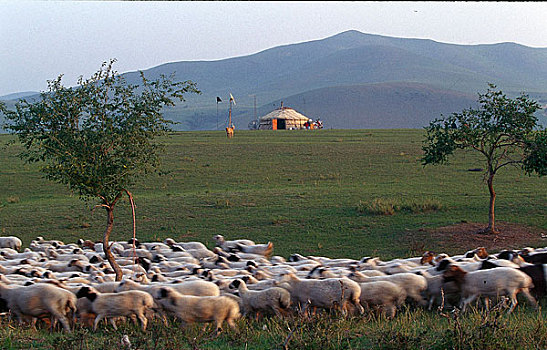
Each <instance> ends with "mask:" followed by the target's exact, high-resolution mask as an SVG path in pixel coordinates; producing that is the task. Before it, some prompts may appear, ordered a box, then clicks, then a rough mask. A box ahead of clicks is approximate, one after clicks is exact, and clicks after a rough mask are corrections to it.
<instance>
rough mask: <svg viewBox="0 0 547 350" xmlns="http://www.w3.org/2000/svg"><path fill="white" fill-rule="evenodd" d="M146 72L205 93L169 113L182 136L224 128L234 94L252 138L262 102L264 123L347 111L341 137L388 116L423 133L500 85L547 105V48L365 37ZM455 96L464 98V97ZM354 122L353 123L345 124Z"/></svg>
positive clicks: (133, 77) (348, 34) (240, 123)
mask: <svg viewBox="0 0 547 350" xmlns="http://www.w3.org/2000/svg"><path fill="white" fill-rule="evenodd" d="M143 72H144V74H145V76H146V77H147V78H148V79H155V78H158V77H159V76H160V75H161V74H164V75H170V74H171V73H173V74H174V77H175V80H177V81H186V80H191V81H193V82H195V83H196V84H197V87H198V89H200V90H201V91H202V94H201V95H188V96H185V99H186V101H185V102H183V103H180V104H177V106H175V107H174V108H169V109H166V111H165V116H166V118H169V119H172V120H174V121H177V122H180V124H178V126H176V128H177V129H179V130H207V129H216V127H217V119H223V118H220V117H217V112H216V111H217V109H216V108H217V104H216V97H217V96H220V97H221V98H222V99H223V100H225V102H226V101H227V100H228V94H229V93H231V94H233V96H234V97H235V99H236V101H237V106H234V111H233V112H234V122H236V123H237V124H236V126H237V127H239V128H245V127H246V126H247V124H248V122H250V121H251V120H252V119H254V101H255V99H256V101H257V111H259V113H258V112H257V114H258V116H261V115H264V114H266V113H268V112H269V111H271V109H272V108H274V107H275V106H276V104H277V106H278V105H279V103H280V101H281V100H284V101H285V102H286V103H295V107H300V106H299V104H302V103H301V102H298V98H296V97H295V96H298V97H299V98H301V99H305V96H308V97H307V98H308V100H307V101H308V102H307V105H308V107H309V106H312V105H313V106H317V108H318V109H319V110H323V111H326V110H330V109H334V110H339V111H342V110H343V111H345V112H344V113H342V114H343V115H346V116H352V118H346V119H340V120H334V119H333V120H332V122H331V126H333V127H334V126H335V127H339V128H353V127H356V126H359V125H376V126H375V127H381V126H382V121H386V119H385V115H389V116H390V118H392V120H398V122H397V125H398V126H397V127H405V125H404V124H405V120H406V126H413V127H416V126H420V125H421V126H423V123H425V122H426V120H425V119H427V118H430V117H432V114H431V113H430V112H431V111H442V112H443V113H451V112H457V111H459V110H458V108H460V107H461V106H468V105H469V104H470V103H472V101H473V100H475V99H476V96H477V93H478V92H484V91H485V90H486V89H487V87H488V83H494V84H495V85H497V86H498V88H500V89H501V90H502V91H504V92H505V93H507V94H508V95H509V96H512V97H514V96H516V95H518V94H520V93H521V92H531V93H533V97H534V98H537V99H539V101H540V103H542V104H544V105H545V104H546V103H547V48H531V47H528V46H525V45H521V44H516V43H511V42H506V43H496V44H477V45H462V44H449V43H442V42H437V41H434V40H431V39H417V38H396V37H389V36H383V35H378V34H366V33H361V32H359V31H356V30H348V31H345V32H341V33H338V34H336V35H333V36H329V37H326V38H322V39H317V40H311V41H305V42H299V43H294V44H287V45H281V46H276V47H272V48H268V49H265V50H262V51H259V52H256V53H253V54H250V55H245V56H238V57H231V58H226V59H221V60H211V61H205V60H201V61H179V62H168V63H164V64H161V65H158V66H155V67H152V68H149V69H146V70H143ZM123 76H124V77H125V79H126V80H127V82H128V83H138V81H139V72H127V73H123ZM386 83H389V84H394V85H391V88H390V89H386V87H385V86H383V85H381V84H386ZM374 84H376V85H374ZM378 84H380V85H378ZM405 84H406V85H405ZM408 84H415V85H408ZM350 86H353V88H349V87H350ZM355 86H361V87H360V88H356V87H355ZM320 89H325V90H321V91H319V90H320ZM397 89H400V91H399V92H400V93H399V94H396V93H395V91H396V90H397ZM412 89H417V90H416V91H421V92H420V93H418V92H416V93H417V95H416V99H415V100H414V101H413V103H415V104H417V105H416V106H412V105H411V104H409V101H407V100H401V96H403V95H404V96H408V95H405V94H407V93H408V92H409V91H410V90H412ZM327 91H328V93H327ZM344 91H345V92H346V93H348V91H353V94H354V95H359V97H358V98H354V99H345V98H344V96H343V92H344ZM426 91H427V94H428V96H433V95H436V98H432V97H431V98H429V99H424V98H418V97H419V96H422V97H423V96H424V95H421V93H423V94H426ZM452 91H455V92H459V93H461V94H462V95H461V96H458V97H456V95H454V93H453V92H452ZM367 94H368V95H367ZM371 96H378V98H379V99H380V100H381V101H384V100H385V99H388V98H391V99H392V101H391V102H392V104H393V105H399V106H405V107H404V109H406V110H407V111H403V110H401V111H400V112H399V114H398V115H397V113H396V112H397V111H396V110H391V109H389V108H388V107H389V106H388V105H386V104H382V105H383V106H384V107H385V109H386V112H385V113H384V112H382V111H381V110H379V109H378V108H376V107H374V108H372V109H371V107H370V106H371V103H373V100H372V98H371ZM443 97H445V98H449V97H450V98H449V101H450V102H448V101H445V102H443ZM358 101H368V102H367V104H364V103H359V102H358ZM456 101H458V102H456ZM410 103H412V101H410ZM344 104H345V105H344ZM348 104H349V105H348ZM443 104H444V105H443ZM219 107H220V109H222V117H223V116H224V114H226V115H227V104H224V103H223V104H220V106H219ZM363 108H368V109H369V110H374V111H376V114H377V116H378V117H377V121H374V122H372V119H373V118H374V116H371V114H370V112H367V111H365V110H363ZM454 109H455V110H454ZM460 109H461V108H460ZM408 111H411V113H409V112H408ZM388 112H389V113H388ZM219 113H220V110H219ZM386 113H387V114H386ZM424 113H425V114H424ZM382 116H384V117H382ZM340 118H342V117H340ZM359 118H361V119H359ZM371 118H372V119H371ZM424 118H425V119H424ZM344 120H345V121H348V123H347V124H344V123H343V121H344ZM349 120H351V122H349ZM359 120H361V121H359ZM390 120H391V119H390ZM401 123H402V124H401ZM389 125H391V124H390V123H386V125H385V127H391V126H389ZM326 126H327V127H328V124H326Z"/></svg>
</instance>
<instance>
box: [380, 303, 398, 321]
mask: <svg viewBox="0 0 547 350" xmlns="http://www.w3.org/2000/svg"><path fill="white" fill-rule="evenodd" d="M383 309H384V314H385V315H386V317H387V318H390V319H391V318H394V317H395V310H396V309H397V308H396V307H395V305H393V304H389V305H384V307H383Z"/></svg>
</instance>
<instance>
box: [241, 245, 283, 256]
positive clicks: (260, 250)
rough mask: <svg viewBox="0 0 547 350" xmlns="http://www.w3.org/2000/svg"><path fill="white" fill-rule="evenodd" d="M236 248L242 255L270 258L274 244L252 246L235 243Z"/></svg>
mask: <svg viewBox="0 0 547 350" xmlns="http://www.w3.org/2000/svg"><path fill="white" fill-rule="evenodd" d="M236 247H237V250H240V251H242V252H243V253H247V254H256V255H263V256H270V255H272V252H273V248H274V244H273V243H272V242H268V243H265V244H253V245H247V244H241V243H236Z"/></svg>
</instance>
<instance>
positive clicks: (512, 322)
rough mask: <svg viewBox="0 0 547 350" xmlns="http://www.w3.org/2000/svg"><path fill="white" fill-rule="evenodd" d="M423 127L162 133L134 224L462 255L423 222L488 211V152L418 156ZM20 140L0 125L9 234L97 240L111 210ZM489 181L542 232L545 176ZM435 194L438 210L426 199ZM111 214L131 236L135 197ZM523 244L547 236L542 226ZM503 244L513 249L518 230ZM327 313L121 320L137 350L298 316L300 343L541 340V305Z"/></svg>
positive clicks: (152, 236) (341, 253) (299, 248)
mask: <svg viewBox="0 0 547 350" xmlns="http://www.w3.org/2000/svg"><path fill="white" fill-rule="evenodd" d="M422 137H423V131H422V130H318V131H305V130H302V131H259V132H257V131H239V130H236V135H235V137H234V138H233V139H230V140H228V139H227V138H226V136H225V133H224V132H221V131H218V132H181V133H174V134H172V135H171V136H170V137H168V138H165V139H163V140H162V142H164V143H165V145H166V148H165V152H164V154H163V163H162V171H161V173H160V174H151V175H149V176H147V177H145V178H143V179H141V180H139V181H138V182H137V183H136V184H135V185H134V186H133V187H132V188H130V189H129V190H130V191H131V192H132V193H133V194H134V197H135V201H136V205H137V237H138V238H139V239H140V240H142V241H150V240H163V239H165V238H167V237H172V238H174V239H176V240H185V241H189V240H197V241H201V242H204V243H205V244H206V245H207V246H209V247H213V245H214V244H213V240H212V237H213V236H214V235H215V234H222V235H224V236H225V237H227V238H228V239H233V238H249V239H253V240H255V241H256V242H260V243H265V242H267V241H272V242H273V243H274V245H275V249H274V254H276V255H281V256H284V257H288V256H289V255H290V254H291V253H300V254H303V255H323V256H328V257H333V258H335V257H349V258H357V259H358V258H361V257H363V256H378V257H380V258H382V259H391V258H396V257H406V256H415V255H421V254H422V253H423V250H438V249H442V250H443V251H445V252H446V253H449V254H454V253H461V252H463V251H466V250H468V249H473V248H476V246H465V244H464V243H463V242H462V244H459V245H454V246H448V247H447V246H441V245H440V243H439V242H437V241H436V240H435V239H432V238H430V237H427V230H428V229H434V228H437V227H442V226H447V225H452V224H455V223H459V222H461V221H462V220H463V221H467V222H481V223H485V224H486V222H487V212H488V191H487V188H486V186H485V184H484V183H483V182H482V173H480V172H472V171H468V169H470V168H478V167H483V166H484V165H483V163H482V161H481V159H480V158H478V156H477V155H475V154H473V153H463V152H462V153H458V154H457V155H456V157H454V158H453V159H452V162H451V165H449V166H430V167H427V168H423V167H422V165H421V164H420V161H419V159H420V157H421V145H422ZM12 139H13V138H12V137H11V136H8V135H1V136H0V145H2V148H1V152H0V230H1V233H2V235H16V236H19V237H20V238H21V239H22V240H23V244H24V245H28V243H29V242H30V240H31V239H33V238H35V237H36V236H38V235H41V236H44V237H45V238H46V239H50V238H51V239H61V240H64V241H65V242H75V241H76V240H77V239H78V238H83V239H91V240H99V239H101V238H102V234H103V230H104V226H105V224H106V217H105V215H104V212H102V211H101V210H99V209H97V210H96V211H94V212H92V211H91V208H92V207H93V206H94V205H95V204H96V203H95V202H91V201H90V202H87V203H86V202H82V201H80V200H79V199H78V197H77V195H71V194H70V192H68V190H67V189H66V188H65V187H64V186H63V185H59V184H55V183H51V182H49V181H47V180H45V179H43V178H42V177H41V175H40V173H39V172H38V167H37V165H36V164H30V165H29V164H24V162H23V161H21V160H20V159H19V158H18V157H17V153H18V152H19V151H21V150H22V148H21V146H20V145H17V144H12V145H5V144H6V143H7V142H8V141H9V140H12ZM495 188H496V191H497V194H498V198H497V205H496V217H497V220H499V221H500V222H501V221H503V222H510V223H517V224H522V225H527V226H531V227H534V228H536V229H538V230H540V231H541V230H543V232H545V231H547V220H546V213H547V179H545V178H537V177H529V176H526V175H524V174H523V173H522V172H521V171H520V170H519V169H505V170H504V171H502V172H500V173H499V174H498V175H497V178H496V180H495ZM371 203H396V204H398V205H399V206H400V208H397V209H398V210H396V211H395V213H394V215H377V214H373V213H371V212H370V211H369V210H368V209H367V208H369V207H370V205H371ZM430 204H434V207H435V208H434V210H427V209H428V205H430ZM424 206H425V210H422V209H421V207H424ZM115 216H116V217H115V223H116V224H115V231H114V232H113V235H112V237H111V239H113V240H127V239H129V238H130V237H131V236H132V221H131V209H130V206H129V203H128V201H124V202H122V203H121V205H119V206H118V207H117V209H116V212H115ZM424 232H425V233H424ZM521 243H522V242H519V244H521ZM524 243H526V245H530V246H546V245H547V241H546V240H541V239H539V238H538V239H537V240H533V241H530V242H524ZM507 244H508V248H509V246H510V245H511V242H507ZM515 248H518V247H515ZM329 317H330V316H324V317H323V318H321V319H319V320H315V321H314V322H302V321H300V320H298V319H290V320H286V321H283V320H266V321H258V322H255V321H249V320H241V321H240V323H239V325H240V329H241V330H240V332H241V333H240V334H235V333H233V332H232V331H228V332H226V333H225V334H223V335H221V336H220V337H219V338H216V339H210V338H207V337H206V335H204V333H202V332H200V330H199V329H200V328H199V327H197V328H196V327H190V328H189V329H187V330H185V331H180V334H179V335H177V337H175V339H170V338H168V339H167V340H166V339H164V338H163V337H162V335H165V336H168V335H170V332H169V330H166V329H165V328H164V327H161V326H159V325H154V326H153V327H155V328H154V332H149V333H148V335H144V334H140V333H139V331H137V330H136V328H135V327H132V326H127V329H125V330H124V329H122V331H121V332H129V333H130V334H131V337H134V338H132V339H136V340H135V341H137V343H138V344H139V345H138V346H139V348H141V349H144V348H147V349H148V348H173V349H174V348H241V349H243V348H245V349H247V348H249V349H251V348H281V347H282V345H283V343H284V341H285V340H286V338H287V337H288V335H289V334H290V330H289V328H290V329H293V330H294V329H297V330H296V331H294V332H293V335H292V336H291V338H290V339H289V340H290V342H289V347H291V348H298V349H305V348H309V349H318V348H386V349H388V348H389V349H402V348H428V349H429V348H438V349H444V348H470V349H471V348H480V349H490V348H491V349H500V348H509V347H516V348H534V346H531V347H529V346H527V345H526V344H529V343H526V342H527V341H528V342H530V341H532V342H534V341H536V343H535V344H537V345H538V346H537V348H543V349H545V348H547V339H546V336H545V334H547V326H546V322H545V320H546V318H547V315H546V313H545V311H540V312H535V311H532V310H528V309H526V308H523V309H522V310H520V308H519V310H518V312H517V313H515V315H511V316H507V317H506V316H501V318H500V321H499V324H497V325H495V326H491V327H490V328H488V329H485V328H484V327H485V326H484V324H483V323H484V317H483V315H481V314H480V313H478V312H477V313H470V314H469V315H466V316H465V317H463V316H462V320H461V322H462V324H461V325H460V326H461V327H463V328H462V329H459V330H458V329H456V328H457V326H456V324H455V323H454V321H453V320H452V321H450V320H449V319H448V318H446V317H442V316H440V315H439V314H437V313H435V312H425V311H422V310H406V311H404V312H402V313H401V314H400V315H399V316H398V317H397V319H396V320H394V321H387V320H382V319H375V318H368V319H365V320H363V319H359V318H354V319H350V320H339V318H332V319H330V318H329ZM490 321H491V320H490V319H487V321H486V322H490ZM481 325H482V326H481ZM4 326H5V327H4ZM4 326H2V327H0V328H2V330H1V331H0V336H1V338H2V342H3V343H0V347H1V348H30V347H36V348H84V349H85V348H90V349H91V348H93V349H94V348H97V349H99V348H116V347H118V345H117V344H118V343H117V342H119V339H120V338H121V335H120V334H121V333H120V332H114V331H112V330H104V331H103V332H101V333H96V334H93V333H92V332H90V331H88V330H85V329H81V330H78V331H77V332H76V333H74V334H73V335H70V336H65V335H62V334H53V335H48V334H47V331H40V333H35V332H32V331H30V330H23V331H15V328H10V327H9V326H8V325H4ZM176 327H178V326H176ZM264 327H265V328H264ZM481 327H483V328H481ZM496 327H498V328H496ZM500 327H501V328H500ZM272 328H273V329H272ZM177 332H179V331H177ZM481 332H483V333H481ZM151 334H152V335H151ZM153 334H157V336H156V335H153ZM481 334H482V336H481ZM156 337H158V339H159V340H158V339H156ZM154 339H156V340H154ZM93 344H95V345H93ZM101 344H102V345H101Z"/></svg>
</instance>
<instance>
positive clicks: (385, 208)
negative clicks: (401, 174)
mask: <svg viewBox="0 0 547 350" xmlns="http://www.w3.org/2000/svg"><path fill="white" fill-rule="evenodd" d="M441 208H442V204H441V202H440V201H438V200H436V199H431V198H423V199H419V200H418V199H411V200H407V201H405V200H403V201H401V200H398V199H394V198H374V199H373V200H372V201H370V202H363V201H359V204H358V205H357V211H358V212H359V213H368V214H372V215H394V214H395V213H396V212H399V211H408V212H411V213H427V212H434V211H437V210H440V209H441Z"/></svg>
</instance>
